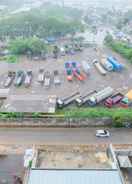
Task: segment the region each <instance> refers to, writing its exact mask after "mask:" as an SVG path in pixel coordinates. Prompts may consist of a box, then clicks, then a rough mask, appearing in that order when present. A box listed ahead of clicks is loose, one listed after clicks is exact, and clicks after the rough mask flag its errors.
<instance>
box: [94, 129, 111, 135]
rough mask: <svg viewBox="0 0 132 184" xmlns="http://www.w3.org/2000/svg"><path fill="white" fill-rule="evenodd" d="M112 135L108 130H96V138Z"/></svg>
mask: <svg viewBox="0 0 132 184" xmlns="http://www.w3.org/2000/svg"><path fill="white" fill-rule="evenodd" d="M109 136H110V133H109V131H108V130H96V137H109Z"/></svg>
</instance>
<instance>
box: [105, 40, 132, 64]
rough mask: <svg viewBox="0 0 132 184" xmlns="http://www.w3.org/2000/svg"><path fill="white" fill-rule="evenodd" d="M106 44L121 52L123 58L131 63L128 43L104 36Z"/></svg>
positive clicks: (130, 49) (131, 53) (131, 50)
mask: <svg viewBox="0 0 132 184" xmlns="http://www.w3.org/2000/svg"><path fill="white" fill-rule="evenodd" d="M105 42H106V45H107V46H109V47H110V48H112V50H114V51H115V52H117V53H119V54H121V55H122V56H123V57H124V58H126V59H128V60H129V61H130V62H131V63H132V47H130V46H129V44H128V43H126V42H122V41H115V40H113V39H110V37H109V38H108V37H106V38H105Z"/></svg>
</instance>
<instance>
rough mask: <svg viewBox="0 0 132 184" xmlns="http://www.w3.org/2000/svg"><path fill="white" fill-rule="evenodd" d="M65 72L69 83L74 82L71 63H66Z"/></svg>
mask: <svg viewBox="0 0 132 184" xmlns="http://www.w3.org/2000/svg"><path fill="white" fill-rule="evenodd" d="M65 71H66V75H67V80H68V81H72V80H73V72H72V68H71V63H70V62H66V63H65Z"/></svg>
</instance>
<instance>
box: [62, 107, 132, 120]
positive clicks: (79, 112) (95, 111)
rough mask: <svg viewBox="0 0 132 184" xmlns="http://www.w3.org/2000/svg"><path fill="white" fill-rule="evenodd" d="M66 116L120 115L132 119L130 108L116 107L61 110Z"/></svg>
mask: <svg viewBox="0 0 132 184" xmlns="http://www.w3.org/2000/svg"><path fill="white" fill-rule="evenodd" d="M61 112H63V113H64V115H65V117H66V118H101V117H109V118H112V119H113V118H115V117H121V118H122V119H125V118H126V119H132V110H131V109H121V108H116V110H115V109H114V108H113V109H108V108H103V107H102V108H101V107H98V108H70V109H65V110H62V111H61Z"/></svg>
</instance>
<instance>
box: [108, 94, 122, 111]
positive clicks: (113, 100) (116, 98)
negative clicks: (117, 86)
mask: <svg viewBox="0 0 132 184" xmlns="http://www.w3.org/2000/svg"><path fill="white" fill-rule="evenodd" d="M123 97H124V95H123V94H121V93H117V94H115V95H113V96H111V97H109V98H107V99H106V100H105V103H104V104H105V106H106V107H109V108H111V107H113V105H116V104H118V103H120V101H121V100H122V99H123Z"/></svg>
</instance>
